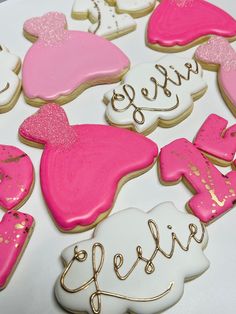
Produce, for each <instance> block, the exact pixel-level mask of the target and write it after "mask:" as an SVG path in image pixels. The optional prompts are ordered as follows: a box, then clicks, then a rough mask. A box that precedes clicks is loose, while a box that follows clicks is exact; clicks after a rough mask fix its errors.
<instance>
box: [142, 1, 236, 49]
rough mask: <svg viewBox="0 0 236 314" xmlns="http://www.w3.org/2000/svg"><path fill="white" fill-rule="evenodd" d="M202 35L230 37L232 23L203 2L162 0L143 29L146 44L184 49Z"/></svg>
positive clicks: (234, 27) (235, 30) (235, 23)
mask: <svg viewBox="0 0 236 314" xmlns="http://www.w3.org/2000/svg"><path fill="white" fill-rule="evenodd" d="M206 35H220V36H224V37H233V36H235V35H236V21H235V19H234V18H233V17H231V16H230V15H229V14H227V13H226V12H225V11H223V10H221V9H220V8H218V7H216V6H214V5H213V4H211V3H209V2H207V1H204V0H162V1H161V3H160V4H159V5H158V6H157V8H156V10H155V11H154V12H153V14H152V15H151V18H150V20H149V23H148V29H147V40H148V43H150V44H158V45H161V46H166V47H172V46H175V45H179V46H184V45H187V44H189V43H191V42H193V41H194V40H196V39H198V38H200V37H203V36H206Z"/></svg>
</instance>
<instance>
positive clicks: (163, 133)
mask: <svg viewBox="0 0 236 314" xmlns="http://www.w3.org/2000/svg"><path fill="white" fill-rule="evenodd" d="M210 2H212V3H214V4H216V5H218V6H220V7H222V8H224V9H225V10H226V11H228V12H229V13H231V14H233V15H234V17H235V18H236V2H235V0H211V1H210ZM72 3H73V0H40V1H36V0H8V1H6V2H3V3H2V4H1V5H0V25H1V28H0V29H1V32H0V43H2V44H4V45H6V46H7V47H8V48H9V49H10V50H11V51H12V52H14V53H16V54H18V55H19V56H21V57H22V58H23V57H24V55H25V53H26V51H27V49H28V48H29V47H30V46H31V43H30V42H28V41H27V40H26V39H25V38H24V37H23V34H22V25H23V23H24V21H25V20H26V19H28V18H30V17H34V16H40V15H42V14H44V13H46V12H48V11H61V12H64V13H65V14H66V16H67V18H68V26H69V29H80V30H85V29H86V27H87V26H88V24H89V23H88V22H87V21H83V22H80V21H75V20H72V19H71V17H70V12H71V7H72ZM147 20H148V17H145V18H141V19H138V20H137V23H138V27H137V31H136V32H133V33H130V34H129V35H126V36H124V37H121V38H119V39H117V40H114V41H113V42H114V43H115V44H117V45H118V46H119V47H120V48H121V49H123V51H124V52H125V53H126V54H127V55H128V56H129V57H130V60H131V63H132V65H135V64H138V63H142V62H149V61H156V60H158V58H159V57H160V56H162V55H163V54H161V53H159V52H156V51H153V50H151V49H149V48H147V47H145V44H144V31H145V25H146V22H147ZM233 46H234V47H235V48H236V43H234V44H233ZM194 50H195V48H193V49H191V50H187V51H185V52H181V53H180V55H182V56H187V57H191V56H192V55H193V53H194ZM204 78H205V79H206V80H207V82H208V85H209V87H208V92H207V93H206V95H205V96H204V97H203V98H201V99H200V100H198V101H197V102H196V103H195V105H194V110H193V113H192V114H191V116H190V117H188V118H187V119H186V120H185V121H183V122H182V123H181V124H179V125H177V126H175V127H174V128H170V129H162V128H158V129H156V130H155V131H154V132H153V133H152V134H151V135H149V137H150V138H151V139H152V140H154V141H156V142H157V143H158V146H159V148H161V147H162V146H163V145H165V144H167V143H169V142H170V141H172V140H174V139H176V138H179V137H186V138H187V139H189V140H192V139H193V137H194V136H195V134H196V132H197V131H198V129H199V127H200V125H201V124H202V123H203V121H204V120H205V118H206V117H207V116H208V115H209V114H210V113H213V112H214V113H216V114H219V115H221V116H223V117H224V118H226V119H228V120H229V122H230V123H231V124H232V123H235V118H234V117H233V116H232V114H231V113H230V111H229V110H228V108H227V106H226V105H225V103H224V101H223V99H222V97H221V95H220V94H219V92H218V87H217V83H216V74H215V73H214V72H207V71H205V73H204ZM114 86H115V85H114ZM111 87H112V85H107V86H106V85H103V86H97V87H93V88H90V89H89V90H87V91H85V92H84V93H83V94H82V95H80V96H79V98H78V99H76V100H74V101H73V102H71V103H69V104H66V105H65V106H64V109H65V111H66V113H67V114H68V117H69V120H70V123H71V124H80V123H100V124H103V123H106V122H105V119H104V111H105V105H104V104H103V102H102V98H103V94H104V93H105V92H106V91H107V90H110V89H111ZM35 111H36V109H35V108H34V107H31V106H29V105H27V104H26V103H25V101H24V99H23V97H22V96H21V97H20V100H19V101H18V103H17V105H16V106H15V108H14V109H13V110H11V111H10V112H8V113H5V114H2V115H0V143H2V144H11V145H16V146H18V147H19V148H21V149H23V150H24V151H25V152H26V153H28V154H29V156H30V157H31V158H32V160H33V163H34V166H35V170H36V185H35V189H34V191H33V194H32V196H31V198H30V199H29V200H28V202H27V203H26V204H25V205H24V206H23V208H22V209H21V211H23V212H27V213H29V214H31V215H33V216H34V218H35V220H36V228H35V231H34V234H33V236H32V239H31V241H30V242H29V245H28V247H27V249H26V251H25V254H24V255H23V258H22V260H21V262H20V263H19V265H18V267H17V270H16V271H15V273H14V275H13V277H12V279H11V281H10V283H9V285H8V286H7V288H6V289H5V290H3V291H1V292H0V313H1V314H12V313H15V312H17V313H20V314H46V313H47V314H59V313H65V312H64V311H63V310H62V309H61V308H60V307H59V306H58V304H57V302H56V300H55V298H54V293H53V286H54V282H55V280H56V278H57V276H58V275H59V273H60V272H61V271H62V263H61V260H60V253H61V251H62V250H63V249H64V248H65V247H67V246H69V245H71V244H73V243H74V242H77V241H80V240H83V239H87V238H89V237H90V236H91V235H92V231H88V232H86V233H83V234H63V233H61V232H60V231H58V229H57V228H56V226H55V225H54V223H53V221H52V219H51V218H50V216H49V214H48V212H47V209H46V206H45V204H44V201H43V198H42V194H41V191H40V184H39V176H38V172H39V163H40V156H41V153H42V152H41V150H39V149H35V148H31V147H29V146H26V145H24V144H22V143H20V142H19V140H18V137H17V130H18V127H19V125H20V124H21V122H22V121H23V120H24V119H25V118H26V117H28V116H29V115H31V114H33V113H34V112H35ZM221 170H222V172H224V173H226V172H228V171H229V170H230V169H229V168H221ZM190 197H191V193H190V192H189V191H188V190H187V188H186V187H185V186H184V185H183V184H182V183H180V184H178V185H176V186H171V187H165V186H162V185H161V184H160V183H159V181H158V178H157V172H156V166H155V167H154V168H153V169H152V170H151V171H149V172H148V173H146V174H144V175H143V176H141V177H139V178H136V179H134V180H132V181H130V182H128V183H127V184H126V185H125V186H124V187H123V188H122V190H121V192H120V194H119V196H118V198H117V201H116V204H115V207H114V209H113V213H114V212H117V211H118V210H121V209H124V208H127V207H130V206H134V207H138V208H141V209H143V210H149V209H151V208H152V207H154V206H155V205H156V204H158V203H160V202H163V201H169V200H171V201H174V202H175V204H176V206H177V207H178V208H179V209H180V210H183V211H184V210H185V209H184V205H185V203H186V202H187V201H188V199H189V198H190ZM2 215H3V212H1V213H0V218H1V217H2ZM208 232H209V244H208V247H207V248H206V255H207V257H208V258H209V260H210V262H211V266H210V268H209V270H208V271H207V272H206V273H204V274H203V275H202V276H200V277H199V278H197V279H195V280H193V281H191V282H189V283H187V284H186V285H185V293H184V296H183V298H182V299H181V300H180V302H179V303H178V304H177V305H175V306H174V307H172V308H171V309H169V310H168V311H166V313H167V314H199V313H201V314H208V313H209V314H212V313H214V314H222V313H225V314H231V313H236V309H235V308H236V285H235V283H236V270H235V269H236V245H235V243H236V208H234V209H232V210H231V211H230V212H228V213H227V214H226V215H224V216H223V217H222V218H220V219H219V220H217V221H216V222H215V223H214V224H212V225H210V226H209V227H208ZM107 314H112V313H107Z"/></svg>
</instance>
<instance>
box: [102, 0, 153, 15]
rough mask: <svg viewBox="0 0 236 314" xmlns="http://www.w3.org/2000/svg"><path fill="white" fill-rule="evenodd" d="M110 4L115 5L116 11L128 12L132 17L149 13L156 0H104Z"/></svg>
mask: <svg viewBox="0 0 236 314" xmlns="http://www.w3.org/2000/svg"><path fill="white" fill-rule="evenodd" d="M106 1H107V2H108V3H109V4H110V5H115V6H116V11H117V12H118V13H124V12H125V13H128V14H130V15H132V16H133V17H134V18H137V17H141V16H144V15H146V14H148V13H150V12H151V11H152V10H153V9H154V7H155V4H156V0H106Z"/></svg>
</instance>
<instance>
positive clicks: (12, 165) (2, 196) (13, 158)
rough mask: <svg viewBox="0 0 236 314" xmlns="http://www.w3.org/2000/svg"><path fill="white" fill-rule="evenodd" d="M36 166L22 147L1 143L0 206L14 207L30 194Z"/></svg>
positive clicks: (5, 207)
mask: <svg viewBox="0 0 236 314" xmlns="http://www.w3.org/2000/svg"><path fill="white" fill-rule="evenodd" d="M33 183H34V168H33V164H32V162H31V160H30V158H29V157H28V156H27V155H26V154H25V153H24V152H23V151H22V150H20V149H18V148H16V147H13V146H7V145H0V207H2V208H4V209H7V210H9V209H13V208H15V207H17V206H19V205H20V204H21V203H22V202H23V201H24V199H25V198H26V197H27V196H28V195H29V194H30V191H31V188H32V185H33Z"/></svg>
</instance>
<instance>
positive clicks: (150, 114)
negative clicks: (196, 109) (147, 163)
mask: <svg viewBox="0 0 236 314" xmlns="http://www.w3.org/2000/svg"><path fill="white" fill-rule="evenodd" d="M206 89H207V84H206V82H205V81H204V80H203V78H202V69H201V66H200V65H199V64H198V63H197V62H196V61H195V60H193V59H186V58H180V57H176V56H173V55H166V56H164V57H162V58H161V59H159V60H158V61H157V62H155V63H143V64H140V65H137V66H135V67H133V68H132V69H131V70H130V71H129V72H128V73H127V74H126V75H125V76H124V77H123V80H122V83H121V84H120V85H119V86H118V87H116V88H115V89H113V90H111V91H109V92H108V93H106V94H105V96H104V102H105V103H106V104H107V109H106V118H107V120H108V122H109V123H110V124H112V125H116V126H120V127H125V128H129V129H133V130H135V131H137V132H139V133H144V134H148V133H150V132H151V131H153V130H154V129H155V128H156V127H157V126H158V125H160V126H163V127H171V126H174V125H176V124H178V123H180V122H181V121H182V120H183V119H185V118H186V117H187V116H188V115H189V114H190V113H191V112H192V109H193V101H194V100H196V99H198V98H200V97H201V96H203V94H204V93H205V91H206Z"/></svg>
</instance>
